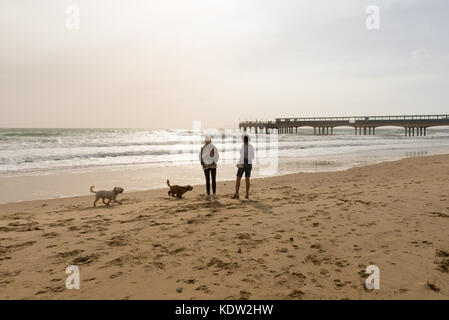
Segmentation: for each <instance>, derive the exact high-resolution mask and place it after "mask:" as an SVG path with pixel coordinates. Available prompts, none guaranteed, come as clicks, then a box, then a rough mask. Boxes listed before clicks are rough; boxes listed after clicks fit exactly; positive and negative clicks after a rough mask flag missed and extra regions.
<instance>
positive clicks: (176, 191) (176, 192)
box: [167, 179, 193, 198]
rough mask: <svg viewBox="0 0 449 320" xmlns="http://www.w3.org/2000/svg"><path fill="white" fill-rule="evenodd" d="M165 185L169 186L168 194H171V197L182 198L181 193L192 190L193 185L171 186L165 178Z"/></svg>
mask: <svg viewBox="0 0 449 320" xmlns="http://www.w3.org/2000/svg"><path fill="white" fill-rule="evenodd" d="M167 185H168V187H169V188H170V190H168V195H169V196H172V197H173V198H175V197H178V198H182V195H183V194H184V193H186V192H187V191H191V190H193V187H192V186H191V185H187V186H178V185H175V186H171V185H170V182H169V181H168V179H167Z"/></svg>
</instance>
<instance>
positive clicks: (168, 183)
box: [167, 179, 171, 188]
mask: <svg viewBox="0 0 449 320" xmlns="http://www.w3.org/2000/svg"><path fill="white" fill-rule="evenodd" d="M167 186H169V188H171V185H170V181H168V179H167Z"/></svg>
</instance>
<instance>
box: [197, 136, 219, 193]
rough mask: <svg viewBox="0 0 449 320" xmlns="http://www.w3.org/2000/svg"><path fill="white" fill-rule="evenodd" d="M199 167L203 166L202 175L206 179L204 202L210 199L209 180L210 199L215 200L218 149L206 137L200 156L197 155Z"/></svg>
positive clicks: (209, 138)
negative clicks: (211, 193)
mask: <svg viewBox="0 0 449 320" xmlns="http://www.w3.org/2000/svg"><path fill="white" fill-rule="evenodd" d="M199 158H200V162H201V165H202V166H203V170H204V175H205V177H206V192H207V195H206V200H209V199H210V180H211V178H212V192H213V195H212V197H213V198H214V199H216V198H217V194H216V191H217V183H216V176H217V162H218V158H219V155H218V149H217V147H216V146H215V145H214V144H213V143H212V139H211V137H209V136H206V138H205V139H204V146H203V147H202V148H201V151H200V154H199Z"/></svg>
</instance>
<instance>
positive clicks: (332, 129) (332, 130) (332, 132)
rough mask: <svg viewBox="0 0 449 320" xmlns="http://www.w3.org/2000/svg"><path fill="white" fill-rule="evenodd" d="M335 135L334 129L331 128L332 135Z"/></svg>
mask: <svg viewBox="0 0 449 320" xmlns="http://www.w3.org/2000/svg"><path fill="white" fill-rule="evenodd" d="M333 134H334V127H331V135H333Z"/></svg>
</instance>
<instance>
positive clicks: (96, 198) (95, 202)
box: [94, 197, 100, 207]
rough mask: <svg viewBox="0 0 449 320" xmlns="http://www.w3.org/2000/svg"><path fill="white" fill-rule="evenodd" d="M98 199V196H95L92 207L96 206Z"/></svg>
mask: <svg viewBox="0 0 449 320" xmlns="http://www.w3.org/2000/svg"><path fill="white" fill-rule="evenodd" d="M98 200H100V198H99V197H95V201H94V207H96V206H97V201H98Z"/></svg>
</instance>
